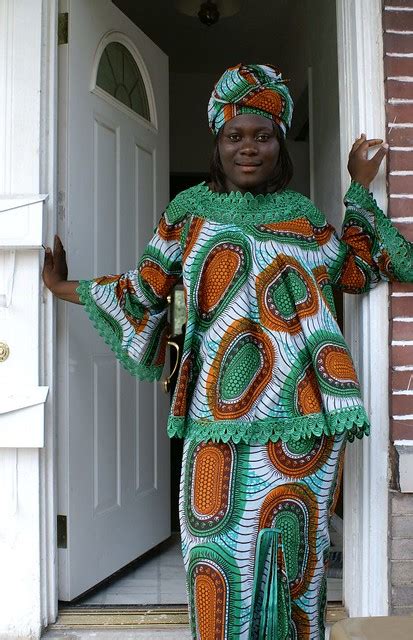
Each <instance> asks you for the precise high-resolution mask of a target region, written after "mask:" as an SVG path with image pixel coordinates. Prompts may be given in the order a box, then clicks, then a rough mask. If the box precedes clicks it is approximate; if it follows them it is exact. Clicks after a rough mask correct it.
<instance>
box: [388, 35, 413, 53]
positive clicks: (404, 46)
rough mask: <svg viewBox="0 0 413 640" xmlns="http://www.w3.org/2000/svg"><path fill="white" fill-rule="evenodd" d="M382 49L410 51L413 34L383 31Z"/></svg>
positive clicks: (395, 51) (392, 51) (411, 49)
mask: <svg viewBox="0 0 413 640" xmlns="http://www.w3.org/2000/svg"><path fill="white" fill-rule="evenodd" d="M384 50H385V51H386V52H388V53H410V52H411V51H413V35H410V34H409V35H402V34H399V33H385V34H384Z"/></svg>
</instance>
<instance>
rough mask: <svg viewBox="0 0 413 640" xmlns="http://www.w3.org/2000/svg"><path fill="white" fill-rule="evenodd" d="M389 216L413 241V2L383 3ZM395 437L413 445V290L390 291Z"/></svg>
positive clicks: (407, 287)
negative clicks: (410, 441) (406, 440)
mask: <svg viewBox="0 0 413 640" xmlns="http://www.w3.org/2000/svg"><path fill="white" fill-rule="evenodd" d="M384 4H385V7H384V12H383V14H384V15H383V21H384V31H385V33H384V52H385V58H384V71H385V78H386V112H387V121H388V142H389V144H390V153H389V167H388V169H389V175H388V183H389V215H390V216H391V217H392V218H393V220H394V222H395V223H396V225H397V226H398V228H399V229H400V231H401V232H402V233H403V234H404V235H405V236H406V237H407V238H408V239H409V240H411V241H413V0H385V3H384ZM390 315H391V365H392V369H391V375H390V392H391V405H390V406H391V416H392V419H391V436H392V440H400V439H413V285H411V284H394V285H392V286H391V306H390Z"/></svg>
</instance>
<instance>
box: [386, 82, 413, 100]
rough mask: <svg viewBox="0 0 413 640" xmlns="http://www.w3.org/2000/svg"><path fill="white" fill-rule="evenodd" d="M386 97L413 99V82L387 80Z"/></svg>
mask: <svg viewBox="0 0 413 640" xmlns="http://www.w3.org/2000/svg"><path fill="white" fill-rule="evenodd" d="M385 87H386V97H387V99H389V98H407V99H409V98H413V82H405V81H402V80H386V82H385Z"/></svg>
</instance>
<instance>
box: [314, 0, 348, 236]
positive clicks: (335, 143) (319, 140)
mask: <svg viewBox="0 0 413 640" xmlns="http://www.w3.org/2000/svg"><path fill="white" fill-rule="evenodd" d="M307 16H308V27H309V38H310V42H309V62H308V66H311V67H312V92H311V93H312V96H311V94H310V100H311V104H310V114H311V113H312V118H311V120H312V163H311V164H312V182H313V193H312V198H313V200H314V202H315V204H316V205H317V206H318V207H319V208H320V209H321V210H322V211H324V213H325V214H326V216H327V218H328V220H329V222H330V223H331V224H333V225H334V226H335V227H336V228H338V229H339V228H340V226H341V221H342V218H343V205H342V203H341V186H340V176H341V173H340V171H341V170H340V119H339V96H338V60H337V25H336V7H335V2H331V0H318V3H317V12H315V11H314V3H313V2H311V0H308V2H307ZM320 16H322V20H320ZM349 181H350V178H349Z"/></svg>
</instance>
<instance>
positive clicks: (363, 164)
mask: <svg viewBox="0 0 413 640" xmlns="http://www.w3.org/2000/svg"><path fill="white" fill-rule="evenodd" d="M377 145H380V148H379V149H378V151H377V152H376V153H375V154H374V156H373V157H372V158H370V159H369V158H368V151H369V149H370V147H376V146H377ZM388 148H389V145H388V144H387V143H383V140H381V139H380V138H373V139H371V140H367V138H366V134H365V133H362V134H361V136H360V138H357V140H356V141H355V142H354V144H353V146H352V147H351V151H350V153H349V156H348V164H347V169H348V170H349V173H350V175H351V179H352V180H354V182H358V183H359V184H362V185H363V187H366V189H368V188H369V187H370V183H371V182H372V181H373V180H374V178H375V177H376V175H377V172H378V170H379V167H380V165H381V162H382V160H383V158H384V156H385V155H386V153H387V150H388Z"/></svg>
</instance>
